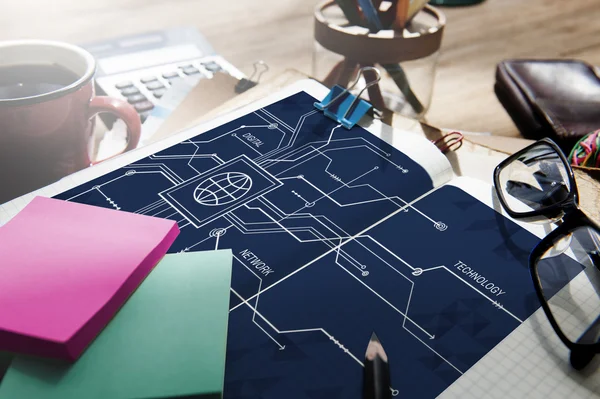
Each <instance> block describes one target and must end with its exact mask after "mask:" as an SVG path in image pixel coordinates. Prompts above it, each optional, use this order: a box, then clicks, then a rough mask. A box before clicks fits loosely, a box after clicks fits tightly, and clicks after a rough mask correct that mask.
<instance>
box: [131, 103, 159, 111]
mask: <svg viewBox="0 0 600 399" xmlns="http://www.w3.org/2000/svg"><path fill="white" fill-rule="evenodd" d="M133 106H134V107H135V109H136V110H137V111H138V112H144V111H149V110H151V109H152V108H154V104H152V103H151V102H150V101H142V102H141V103H136V104H134V105H133Z"/></svg>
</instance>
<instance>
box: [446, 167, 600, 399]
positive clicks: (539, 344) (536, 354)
mask: <svg viewBox="0 0 600 399" xmlns="http://www.w3.org/2000/svg"><path fill="white" fill-rule="evenodd" d="M448 186H453V187H457V188H460V189H461V190H463V191H464V192H466V193H468V194H469V195H471V196H473V197H474V198H476V199H477V200H479V201H480V202H482V203H483V204H485V205H487V206H488V207H490V208H492V209H494V210H495V211H496V212H498V213H501V214H502V215H504V216H505V217H507V218H509V216H508V214H507V213H506V212H505V211H504V209H503V208H502V206H501V205H500V203H499V201H498V198H497V197H496V194H495V190H494V188H493V187H492V186H490V185H489V184H486V183H484V182H482V181H479V180H476V179H472V178H466V177H459V178H456V179H454V180H452V181H451V182H450V183H448ZM513 221H514V223H516V224H518V225H519V226H520V227H522V228H523V229H526V230H527V231H529V232H530V233H532V234H534V235H535V236H536V237H538V238H540V239H541V238H543V237H544V236H546V235H547V234H548V233H549V232H550V231H551V229H553V228H554V225H551V224H534V223H526V222H521V221H518V220H513ZM570 255H571V256H572V253H571V254H570ZM463 270H464V268H463ZM585 277H586V276H585V275H584V274H583V273H581V274H580V275H579V276H577V277H575V278H574V279H573V280H572V281H571V283H570V285H571V286H572V287H577V284H578V279H579V278H585ZM524 278H526V279H528V280H527V283H528V284H529V285H530V287H531V289H533V282H532V281H531V277H530V276H528V275H525V276H524ZM571 292H577V289H571ZM594 299H596V298H594ZM596 300H597V299H596ZM535 301H536V303H537V298H536V299H535ZM537 306H539V305H537ZM598 364H599V359H598V357H596V359H595V360H594V361H593V362H592V363H591V364H590V366H589V367H588V369H587V370H586V371H584V372H578V371H576V370H575V369H573V368H572V367H571V365H570V363H569V350H568V348H567V347H566V346H565V345H564V344H563V343H562V342H561V341H560V339H559V338H558V336H557V335H556V333H555V332H554V330H553V329H552V327H551V325H550V323H549V322H548V320H547V318H546V316H545V314H544V312H543V310H542V309H541V308H539V309H538V310H537V311H535V312H533V314H532V315H531V316H530V317H528V318H527V319H525V320H523V322H522V323H521V324H520V325H519V326H518V327H517V328H516V329H514V331H512V332H511V333H510V334H509V335H508V336H507V337H506V338H505V339H504V340H502V342H501V343H499V344H498V345H497V346H495V347H494V348H493V349H492V350H491V351H490V352H488V353H487V354H486V355H485V356H484V357H483V358H482V359H481V360H480V361H479V362H478V363H476V364H475V365H474V366H473V367H471V368H470V369H469V371H468V372H467V373H465V374H464V375H463V376H462V377H461V378H460V379H458V380H457V381H456V382H455V383H454V384H452V385H451V386H450V387H449V388H448V389H447V390H445V391H444V392H443V394H442V395H441V396H440V398H455V397H460V398H467V399H471V398H473V399H475V398H477V399H479V398H540V399H542V398H543V399H548V398H575V397H577V398H598V397H600V368H599V367H598Z"/></svg>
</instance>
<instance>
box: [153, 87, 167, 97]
mask: <svg viewBox="0 0 600 399" xmlns="http://www.w3.org/2000/svg"><path fill="white" fill-rule="evenodd" d="M166 92H167V90H166V89H158V90H154V91H153V92H152V94H154V97H156V98H161V97H162V96H164V95H165V93H166Z"/></svg>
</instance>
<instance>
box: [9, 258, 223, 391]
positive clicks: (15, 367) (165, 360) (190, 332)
mask: <svg viewBox="0 0 600 399" xmlns="http://www.w3.org/2000/svg"><path fill="white" fill-rule="evenodd" d="M231 262H232V256H231V251H229V250H220V251H202V252H194V253H185V254H171V255H167V256H165V257H164V258H163V260H161V262H160V263H159V264H158V265H157V266H156V268H155V269H154V270H153V271H152V273H150V275H149V276H148V277H147V278H146V280H144V282H143V283H142V284H141V285H140V287H139V288H138V289H137V290H136V292H135V293H134V294H133V295H132V296H131V298H130V299H129V300H128V301H127V303H125V305H124V306H123V308H122V309H121V310H120V311H119V313H117V315H116V316H115V318H114V319H113V320H112V321H111V322H110V324H109V325H108V326H107V327H106V329H105V330H104V331H103V332H102V333H101V334H100V335H99V336H98V338H97V339H96V340H95V341H94V342H93V343H92V345H91V346H90V347H89V349H88V350H87V351H86V352H85V353H84V354H83V356H81V358H80V359H79V360H78V361H77V362H76V363H74V364H66V363H60V362H58V361H55V360H42V359H38V358H33V357H17V358H15V359H14V360H13V362H12V366H11V368H10V369H9V370H8V372H7V373H6V376H5V377H4V380H3V381H2V384H0V398H1V399H9V398H36V399H70V398H73V399H83V398H86V399H105V398H111V399H155V398H164V399H166V398H188V397H189V398H192V397H193V398H215V399H216V398H220V397H221V393H222V391H223V374H224V373H225V346H226V342H227V319H228V312H227V310H228V306H229V286H230V284H231Z"/></svg>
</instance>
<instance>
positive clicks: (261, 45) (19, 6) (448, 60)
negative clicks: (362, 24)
mask: <svg viewBox="0 0 600 399" xmlns="http://www.w3.org/2000/svg"><path fill="white" fill-rule="evenodd" d="M2 3H3V5H2V8H3V12H2V13H0V40H6V39H18V38H41V39H55V40H65V41H69V42H72V43H84V42H89V41H95V40H101V39H106V38H110V37H114V36H119V35H125V34H133V33H139V32H143V31H147V30H152V29H163V28H167V27H172V26H180V25H192V26H196V27H197V28H198V29H199V30H200V31H201V32H202V33H203V34H204V35H205V36H206V37H207V38H208V40H209V41H210V42H211V43H212V44H213V46H214V47H215V49H216V51H217V52H218V53H220V54H221V55H223V56H224V57H225V58H226V59H228V60H229V61H230V62H232V63H233V64H234V65H236V66H237V67H238V68H240V69H241V70H242V71H244V72H246V73H248V74H250V73H251V72H252V64H253V62H254V61H255V60H258V59H263V60H265V61H266V62H267V63H268V64H269V66H270V67H271V72H273V74H276V73H279V72H281V71H283V70H284V69H287V68H295V69H298V70H300V71H302V72H304V73H307V74H310V73H311V58H312V50H313V37H312V35H313V32H312V29H313V21H312V12H313V8H314V6H315V5H316V3H317V1H316V0H251V1H250V0H245V1H240V0H237V1H218V0H52V1H42V0H4V1H3V2H2ZM442 11H443V12H444V13H445V14H446V16H447V19H448V24H447V27H446V31H445V36H444V39H443V45H442V55H441V57H440V63H439V68H438V72H437V79H436V84H435V88H434V97H433V102H432V106H431V109H430V111H429V113H428V114H427V121H428V122H429V123H430V124H432V125H434V126H439V127H448V128H454V129H462V130H467V131H482V132H492V133H494V134H499V135H508V136H517V135H518V131H517V129H516V128H515V126H514V125H513V123H512V121H511V120H510V118H509V117H508V115H507V114H506V112H505V111H504V109H503V108H502V106H501V105H500V104H499V102H498V100H497V99H496V96H495V94H494V92H493V84H494V72H495V66H496V64H497V63H498V62H499V61H501V60H502V59H506V58H512V57H519V58H526V57H528V58H578V59H583V60H586V61H588V62H590V63H596V64H599V65H600V28H599V27H600V25H599V24H598V23H597V21H598V20H600V1H597V0H569V1H562V0H527V1H523V0H486V1H485V2H484V3H482V4H480V5H477V6H473V7H464V8H443V9H442Z"/></svg>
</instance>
